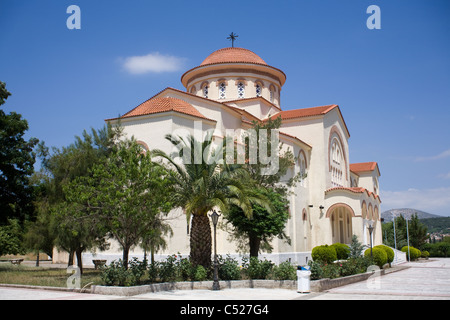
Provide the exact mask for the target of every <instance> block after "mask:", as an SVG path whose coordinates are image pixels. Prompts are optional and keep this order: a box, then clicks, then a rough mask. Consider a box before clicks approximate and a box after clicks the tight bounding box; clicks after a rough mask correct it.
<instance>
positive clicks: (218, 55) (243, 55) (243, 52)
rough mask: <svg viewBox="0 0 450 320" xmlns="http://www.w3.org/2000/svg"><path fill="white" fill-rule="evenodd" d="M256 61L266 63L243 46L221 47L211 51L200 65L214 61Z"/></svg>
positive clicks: (213, 62)
mask: <svg viewBox="0 0 450 320" xmlns="http://www.w3.org/2000/svg"><path fill="white" fill-rule="evenodd" d="M233 62H240V63H256V64H263V65H267V63H266V62H265V61H264V60H263V59H261V57H260V56H258V55H257V54H256V53H254V52H253V51H250V50H248V49H244V48H223V49H219V50H217V51H214V52H213V53H211V54H210V55H209V56H208V57H207V58H206V59H205V60H203V62H202V63H201V64H200V65H201V66H204V65H209V64H216V63H233Z"/></svg>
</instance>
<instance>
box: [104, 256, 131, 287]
mask: <svg viewBox="0 0 450 320" xmlns="http://www.w3.org/2000/svg"><path fill="white" fill-rule="evenodd" d="M100 277H101V279H102V283H103V284H104V285H106V286H121V287H126V286H131V285H134V283H136V279H134V275H133V273H132V271H131V270H127V269H125V266H124V265H123V263H122V260H121V259H119V261H113V262H111V263H110V265H109V266H103V267H102V273H101V276H100Z"/></svg>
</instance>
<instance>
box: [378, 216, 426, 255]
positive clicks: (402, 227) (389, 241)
mask: <svg viewBox="0 0 450 320" xmlns="http://www.w3.org/2000/svg"><path fill="white" fill-rule="evenodd" d="M394 223H395V237H396V242H397V249H399V248H402V247H404V246H407V245H408V243H407V242H408V241H407V240H408V239H407V230H406V219H405V218H404V217H403V216H402V215H400V216H399V217H396V218H395V219H394V221H393V222H388V223H383V224H382V233H383V240H384V244H385V245H387V246H390V247H392V248H394V246H395V244H394ZM408 232H409V244H410V246H413V247H415V248H422V246H423V245H424V243H425V240H426V239H427V233H428V231H427V227H426V226H425V225H424V224H423V223H421V222H420V220H419V218H418V217H417V213H416V214H415V215H413V216H411V219H410V220H408Z"/></svg>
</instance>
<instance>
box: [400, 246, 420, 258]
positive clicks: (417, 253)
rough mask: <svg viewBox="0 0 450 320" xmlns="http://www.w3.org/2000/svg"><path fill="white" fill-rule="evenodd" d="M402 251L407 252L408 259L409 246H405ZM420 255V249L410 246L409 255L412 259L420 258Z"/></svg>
mask: <svg viewBox="0 0 450 320" xmlns="http://www.w3.org/2000/svg"><path fill="white" fill-rule="evenodd" d="M402 252H405V253H406V258H407V259H408V246H404V247H403V248H402ZM420 255H421V252H420V250H419V249H416V248H414V247H412V246H409V256H410V258H411V260H412V261H414V260H417V259H419V258H420Z"/></svg>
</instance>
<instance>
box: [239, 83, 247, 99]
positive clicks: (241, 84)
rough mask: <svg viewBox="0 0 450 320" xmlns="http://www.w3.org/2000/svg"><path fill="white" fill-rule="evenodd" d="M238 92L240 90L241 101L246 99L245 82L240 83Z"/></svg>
mask: <svg viewBox="0 0 450 320" xmlns="http://www.w3.org/2000/svg"><path fill="white" fill-rule="evenodd" d="M237 90H238V98H239V99H243V98H245V84H244V83H243V82H239V83H238V85H237Z"/></svg>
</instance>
